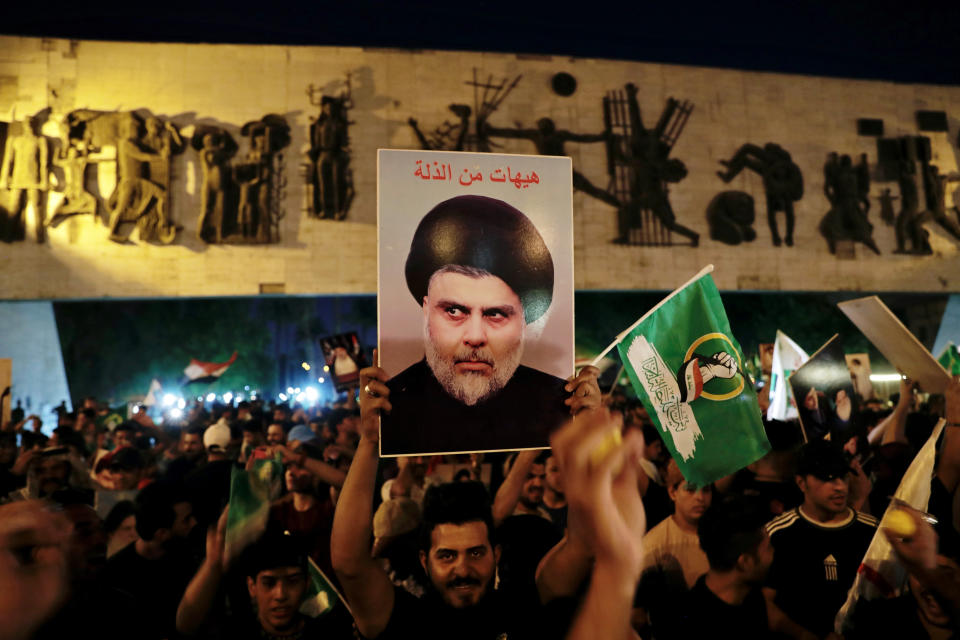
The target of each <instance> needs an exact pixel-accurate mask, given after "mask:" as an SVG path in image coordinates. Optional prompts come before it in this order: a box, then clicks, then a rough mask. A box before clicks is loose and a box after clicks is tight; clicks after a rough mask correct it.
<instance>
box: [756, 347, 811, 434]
mask: <svg viewBox="0 0 960 640" xmlns="http://www.w3.org/2000/svg"><path fill="white" fill-rule="evenodd" d="M809 359H810V356H808V355H807V352H806V351H804V350H803V349H801V348H800V345H798V344H797V343H796V342H794V341H793V340H791V339H790V338H789V337H788V336H787V334H785V333H784V332H783V331H780V330H779V329H777V339H776V341H775V342H774V343H773V364H772V366H771V367H770V407H769V408H768V409H767V420H790V419H792V418H796V417H797V404H796V401H795V400H794V398H793V392H792V391H791V390H790V385H789V384H787V378H789V377H790V374H791V373H793V372H794V371H796V370H797V369H799V368H800V367H801V365H803V363H805V362H806V361H807V360H809Z"/></svg>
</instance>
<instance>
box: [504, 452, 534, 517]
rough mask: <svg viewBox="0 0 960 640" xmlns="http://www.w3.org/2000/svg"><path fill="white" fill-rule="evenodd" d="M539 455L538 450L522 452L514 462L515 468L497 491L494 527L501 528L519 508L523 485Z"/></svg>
mask: <svg viewBox="0 0 960 640" xmlns="http://www.w3.org/2000/svg"><path fill="white" fill-rule="evenodd" d="M538 455H540V451H539V450H538V449H530V450H527V451H521V452H520V453H518V454H517V459H516V460H514V461H513V466H512V467H510V471H509V472H508V473H507V477H506V478H504V479H503V484H501V485H500V488H499V489H497V495H496V496H495V497H494V499H493V526H494V527H499V526H500V523H501V522H503V521H504V520H506V519H507V518H508V517H509V516H510V514H512V513H513V510H514V509H516V508H517V502H519V500H520V493H521V492H522V491H523V483H524V481H525V480H526V479H527V474H528V473H530V468H531V467H532V466H533V461H534V460H536V459H537V456H538Z"/></svg>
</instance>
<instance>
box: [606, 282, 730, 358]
mask: <svg viewBox="0 0 960 640" xmlns="http://www.w3.org/2000/svg"><path fill="white" fill-rule="evenodd" d="M712 271H713V265H712V264H708V265H707V266H705V267H704V268H703V269H701V270H700V272H699V273H697V275H695V276H693V277H692V278H690V279H689V280H687V281H686V282H684V283H683V284H682V285H680V286H679V287H677V288H676V289H674V290H673V292H672V293H670V295H668V296H667V297H666V298H664V299H663V300H661V301H660V302H658V303H657V304H656V306H654V307H653V308H652V309H650V311H647V312H646V313H645V314H643V315H642V316H641V317H640V319H639V320H637V321H636V322H634V323H633V324H632V325H630V326H629V327H627V328H626V329H624V330H623V331H621V332H620V334H619V335H617V337H616V339H615V340H614V341H613V342H611V343H610V344H609V345H608V346H607V348H606V349H604V350H603V351H601V352H600V355H598V356H597V357H596V358H594V359H593V362H591V363H590V364H591V365H593V366H594V367H595V366H597V363H598V362H600V361H601V360H603V357H604V356H605V355H607V354H608V353H610V352H611V351H613V348H614V347H616V346H617V345H618V344H620V341H621V340H623V339H624V338H625V337H626V336H627V335H628V334H629V333H630V332H631V331H633V330H634V329H636V328H637V326H638V325H639V324H640V323H641V322H643V321H644V320H646V319H647V318H648V317H650V314H652V313H653V312H654V311H656V310H657V309H659V308H660V307H662V306H663V305H664V304H666V302H667V300H669V299H670V298H672V297H674V296H675V295H677V294H678V293H680V292H681V291H683V290H684V289H685V288H686V287H688V286H689V285H690V284H691V283H693V282H696V281H697V280H699V279H700V278H702V277H703V276H705V275H707V274H708V273H710V272H712Z"/></svg>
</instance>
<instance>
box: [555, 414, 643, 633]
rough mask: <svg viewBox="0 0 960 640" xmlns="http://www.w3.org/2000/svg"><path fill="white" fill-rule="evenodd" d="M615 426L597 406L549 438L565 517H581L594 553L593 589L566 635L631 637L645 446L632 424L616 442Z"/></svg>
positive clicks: (640, 557)
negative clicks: (641, 463) (563, 490)
mask: <svg viewBox="0 0 960 640" xmlns="http://www.w3.org/2000/svg"><path fill="white" fill-rule="evenodd" d="M619 429H620V424H619V422H618V421H616V420H614V419H613V418H612V417H611V415H610V413H609V412H608V411H607V410H606V409H597V410H594V411H589V412H585V413H583V414H581V415H580V416H578V417H577V418H576V419H574V421H573V422H572V423H570V424H569V425H567V426H566V427H564V428H563V429H561V430H560V431H559V432H557V433H556V434H555V436H554V437H553V440H552V445H553V450H554V454H555V455H556V456H557V459H558V461H559V463H560V469H561V471H562V473H563V476H564V482H565V486H566V488H567V492H566V495H567V503H568V504H569V506H570V516H571V518H573V517H574V515H576V517H577V518H578V519H579V520H580V522H581V526H582V528H581V533H582V535H583V536H584V539H585V540H586V542H587V545H588V546H589V548H590V549H591V550H592V551H593V553H594V555H595V557H596V562H595V564H594V569H593V575H592V576H591V578H590V588H589V590H588V591H587V596H586V599H585V601H584V603H583V606H582V607H581V609H580V611H579V613H578V614H577V616H576V618H575V619H574V621H573V626H572V628H571V630H570V633H569V634H568V635H567V640H593V639H595V638H612V639H615V640H626V639H628V638H633V637H635V634H634V632H633V629H632V627H631V625H630V614H631V609H632V605H633V596H634V590H635V589H636V585H637V580H638V579H639V577H640V567H641V564H642V561H643V548H642V543H641V539H642V538H641V537H642V535H643V531H644V529H645V528H646V515H645V513H644V510H643V502H642V501H641V499H640V493H639V492H638V491H637V477H636V476H637V473H643V471H642V470H640V467H639V460H640V457H641V456H642V455H643V446H642V438H641V437H640V434H639V433H638V432H636V431H632V432H631V433H629V434H628V435H627V436H626V439H625V440H624V441H623V442H622V443H621V444H620V445H616V444H615V443H616V440H615V439H614V438H615V435H614V434H615V432H616V431H618V430H619Z"/></svg>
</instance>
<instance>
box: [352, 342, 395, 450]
mask: <svg viewBox="0 0 960 640" xmlns="http://www.w3.org/2000/svg"><path fill="white" fill-rule="evenodd" d="M377 355H378V354H377V350H376V349H374V351H373V362H374V363H375V364H374V366H372V367H367V368H365V369H361V370H360V426H359V427H358V428H357V430H358V431H359V432H360V437H361V438H364V439H366V440H369V441H370V442H378V441H379V440H380V412H382V411H384V412H386V413H390V411H391V409H393V406H392V405H391V404H390V389H389V388H388V387H387V385H386V382H387V380H389V379H390V377H389V376H388V375H387V372H386V371H384V370H383V369H381V368H380V367H379V366H377V364H379V358H378V357H377Z"/></svg>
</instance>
